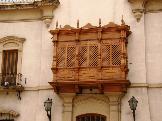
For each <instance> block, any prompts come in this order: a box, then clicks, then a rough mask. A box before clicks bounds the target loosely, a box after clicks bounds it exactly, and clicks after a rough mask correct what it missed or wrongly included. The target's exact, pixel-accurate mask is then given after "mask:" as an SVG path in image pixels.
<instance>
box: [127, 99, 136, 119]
mask: <svg viewBox="0 0 162 121" xmlns="http://www.w3.org/2000/svg"><path fill="white" fill-rule="evenodd" d="M128 103H129V106H130V109H131V110H132V111H133V112H132V113H133V119H134V121H135V111H136V108H137V103H138V101H137V100H136V98H135V97H134V96H132V98H131V99H130V100H129V101H128Z"/></svg>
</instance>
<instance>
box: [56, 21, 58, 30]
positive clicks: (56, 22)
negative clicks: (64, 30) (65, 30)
mask: <svg viewBox="0 0 162 121" xmlns="http://www.w3.org/2000/svg"><path fill="white" fill-rule="evenodd" d="M57 28H58V20H57V21H56V29H57Z"/></svg>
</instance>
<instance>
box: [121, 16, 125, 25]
mask: <svg viewBox="0 0 162 121" xmlns="http://www.w3.org/2000/svg"><path fill="white" fill-rule="evenodd" d="M121 23H122V25H125V21H124V19H123V15H122V20H121Z"/></svg>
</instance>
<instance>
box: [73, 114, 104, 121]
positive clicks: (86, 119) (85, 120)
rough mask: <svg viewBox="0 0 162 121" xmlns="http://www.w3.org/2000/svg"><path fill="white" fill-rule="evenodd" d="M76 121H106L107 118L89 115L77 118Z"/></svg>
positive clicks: (99, 115)
mask: <svg viewBox="0 0 162 121" xmlns="http://www.w3.org/2000/svg"><path fill="white" fill-rule="evenodd" d="M76 121H106V116H104V115H101V114H96V113H87V114H83V115H79V116H77V117H76Z"/></svg>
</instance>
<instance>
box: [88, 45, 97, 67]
mask: <svg viewBox="0 0 162 121" xmlns="http://www.w3.org/2000/svg"><path fill="white" fill-rule="evenodd" d="M98 51H99V50H98V46H90V47H89V66H90V67H96V66H98V63H99V62H98V55H99V54H98V53H99V52H98Z"/></svg>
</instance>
